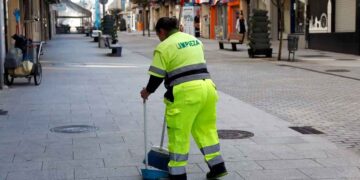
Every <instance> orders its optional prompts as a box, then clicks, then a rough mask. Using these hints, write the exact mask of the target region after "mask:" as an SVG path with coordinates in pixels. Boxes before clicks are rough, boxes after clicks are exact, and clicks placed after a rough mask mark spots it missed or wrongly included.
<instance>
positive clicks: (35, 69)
mask: <svg viewBox="0 0 360 180" xmlns="http://www.w3.org/2000/svg"><path fill="white" fill-rule="evenodd" d="M43 44H44V41H39V42H37V41H33V42H31V44H28V45H27V54H26V55H25V57H26V58H29V56H30V59H29V60H31V61H32V63H33V66H32V69H31V71H30V73H25V74H24V73H21V74H18V73H16V71H15V69H5V73H4V82H5V84H6V85H8V86H10V85H12V84H13V83H14V78H27V79H28V81H29V83H30V82H31V78H32V77H34V82H35V85H36V86H38V85H40V83H41V80H42V67H41V64H40V60H39V59H40V55H41V54H42V47H43Z"/></svg>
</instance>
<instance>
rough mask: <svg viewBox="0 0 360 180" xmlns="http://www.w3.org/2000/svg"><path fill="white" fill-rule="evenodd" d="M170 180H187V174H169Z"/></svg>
mask: <svg viewBox="0 0 360 180" xmlns="http://www.w3.org/2000/svg"><path fill="white" fill-rule="evenodd" d="M169 179H170V180H186V174H180V175H171V174H169Z"/></svg>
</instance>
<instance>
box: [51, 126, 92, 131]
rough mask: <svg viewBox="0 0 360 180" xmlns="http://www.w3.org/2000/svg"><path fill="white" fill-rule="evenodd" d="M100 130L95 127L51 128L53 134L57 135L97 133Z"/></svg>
mask: <svg viewBox="0 0 360 180" xmlns="http://www.w3.org/2000/svg"><path fill="white" fill-rule="evenodd" d="M97 129H98V128H97V127H95V126H88V125H69V126H59V127H54V128H51V129H50V131H51V132H57V133H85V132H92V131H96V130H97Z"/></svg>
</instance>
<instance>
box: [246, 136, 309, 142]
mask: <svg viewBox="0 0 360 180" xmlns="http://www.w3.org/2000/svg"><path fill="white" fill-rule="evenodd" d="M251 140H253V141H254V142H255V143H256V144H301V143H305V141H304V140H303V139H302V138H301V137H291V136H290V137H272V138H269V137H252V138H251Z"/></svg>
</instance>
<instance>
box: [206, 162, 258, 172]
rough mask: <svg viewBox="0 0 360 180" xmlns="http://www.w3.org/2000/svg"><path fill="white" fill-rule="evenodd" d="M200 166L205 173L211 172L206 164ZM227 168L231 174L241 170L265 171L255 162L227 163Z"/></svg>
mask: <svg viewBox="0 0 360 180" xmlns="http://www.w3.org/2000/svg"><path fill="white" fill-rule="evenodd" d="M199 166H200V167H201V169H202V170H203V171H204V172H208V171H209V167H208V166H207V165H206V164H199ZM225 166H226V169H227V170H228V171H230V172H232V171H239V170H260V169H264V168H263V167H261V166H260V165H258V164H257V163H255V161H239V162H226V163H225Z"/></svg>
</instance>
